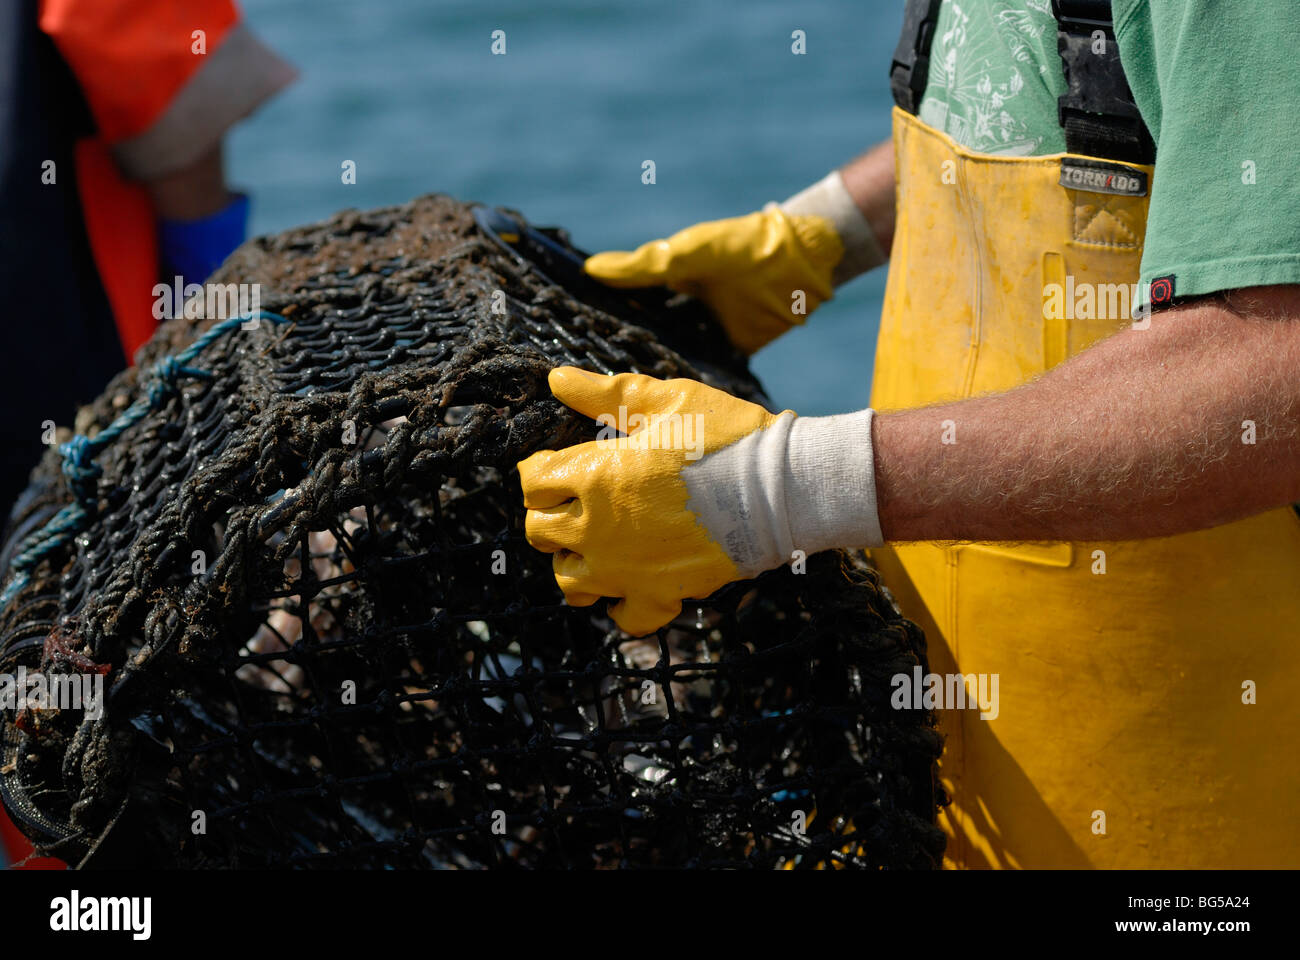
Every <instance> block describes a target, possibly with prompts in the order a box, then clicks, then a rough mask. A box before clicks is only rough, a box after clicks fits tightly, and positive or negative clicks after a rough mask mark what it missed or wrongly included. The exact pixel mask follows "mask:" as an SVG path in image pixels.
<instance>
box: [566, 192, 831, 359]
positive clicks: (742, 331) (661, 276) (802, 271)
mask: <svg viewBox="0 0 1300 960" xmlns="http://www.w3.org/2000/svg"><path fill="white" fill-rule="evenodd" d="M843 256H844V244H843V242H842V241H841V240H840V235H839V232H838V231H837V230H836V229H835V226H834V225H833V224H832V222H831V221H830V220H829V219H827V218H826V217H822V216H816V215H813V214H794V215H792V214H787V213H786V212H784V211H783V210H782V209H781V208H780V207H778V206H776V205H775V204H770V205H769V206H767V207H766V208H765V209H763V210H760V211H758V212H757V213H751V214H749V215H748V216H744V217H732V218H730V219H727V220H711V221H708V222H706V223H697V224H695V226H693V227H687V228H686V229H685V230H681V231H679V232H677V233H675V234H673V235H672V236H671V237H669V238H668V239H667V240H654V241H651V242H650V243H647V244H643V245H642V246H640V247H638V248H637V249H636V250H633V251H631V252H630V253H628V252H624V251H610V252H608V253H598V254H596V255H594V256H592V257H588V258H587V264H586V270H587V272H588V273H589V274H591V275H592V276H593V277H596V278H597V279H599V280H602V281H603V282H605V283H607V284H609V285H610V286H614V287H649V286H655V285H663V286H667V287H669V288H671V289H673V290H676V291H677V292H678V293H688V294H690V295H691V296H693V297H698V298H699V299H701V300H703V301H704V302H705V303H706V304H708V305H709V307H710V308H712V310H713V312H714V313H715V314H716V315H717V317H718V320H719V321H720V322H721V323H722V326H723V327H724V328H725V329H726V331H727V335H728V336H729V337H730V338H731V342H732V343H734V344H735V345H736V346H737V347H738V348H740V349H741V350H743V351H745V353H747V354H748V353H753V352H754V351H756V350H758V348H759V347H762V346H763V345H765V344H767V343H769V342H771V341H772V340H775V339H776V338H777V337H779V336H780V335H781V334H783V333H785V332H786V331H787V330H789V329H790V328H791V327H792V326H795V325H796V324H801V323H803V322H804V319H805V315H806V314H807V313H811V312H812V311H813V310H815V309H816V308H817V307H818V306H820V305H821V304H822V303H823V302H825V301H826V300H829V299H830V297H831V293H832V292H833V289H834V288H833V285H832V280H831V274H832V272H833V271H834V269H835V266H836V265H837V264H838V263H839V262H840V259H841V258H842V257H843ZM800 290H801V291H803V293H804V298H803V299H804V313H803V314H800V313H796V312H795V308H796V306H797V305H798V301H797V299H796V296H795V292H796V291H800Z"/></svg>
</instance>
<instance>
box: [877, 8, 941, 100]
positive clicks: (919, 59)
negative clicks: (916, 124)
mask: <svg viewBox="0 0 1300 960" xmlns="http://www.w3.org/2000/svg"><path fill="white" fill-rule="evenodd" d="M941 6H943V0H907V6H906V8H905V9H904V10H903V32H902V34H901V35H900V36H899V38H898V48H897V49H896V50H894V61H893V63H891V64H890V65H889V86H890V89H891V90H893V91H894V102H895V103H896V104H898V106H899V107H900V108H901V109H903V110H906V111H907V112H908V113H911V114H915V113H916V111H917V109H918V108H919V107H920V106H921V95H922V94H923V93H925V82H926V80H928V79H929V76H930V44H931V43H932V42H933V41H934V25H935V23H936V22H937V21H938V20H939V8H940V7H941Z"/></svg>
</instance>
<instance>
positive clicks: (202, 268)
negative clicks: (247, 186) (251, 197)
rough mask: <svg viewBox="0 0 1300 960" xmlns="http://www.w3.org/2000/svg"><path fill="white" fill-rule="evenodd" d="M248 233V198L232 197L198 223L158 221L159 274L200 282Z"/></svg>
mask: <svg viewBox="0 0 1300 960" xmlns="http://www.w3.org/2000/svg"><path fill="white" fill-rule="evenodd" d="M247 230H248V195H247V194H244V193H237V194H235V199H234V200H232V201H231V202H230V204H229V205H228V206H226V208H225V209H223V210H218V211H217V212H216V213H214V214H212V215H210V216H207V217H203V218H202V219H200V220H159V221H158V255H159V256H158V258H159V260H160V261H161V263H162V275H163V277H164V279H166V280H168V281H170V280H171V278H172V277H174V276H176V275H178V274H179V275H180V276H181V277H183V278H184V282H185V283H202V282H203V281H204V280H206V279H208V276H209V275H210V274H211V273H212V271H213V270H215V269H217V267H219V266H221V263H222V261H223V260H225V259H226V257H228V256H230V252H231V251H232V250H234V249H235V247H237V246H239V245H240V244H241V243H243V242H244V235H245V233H246V232H247Z"/></svg>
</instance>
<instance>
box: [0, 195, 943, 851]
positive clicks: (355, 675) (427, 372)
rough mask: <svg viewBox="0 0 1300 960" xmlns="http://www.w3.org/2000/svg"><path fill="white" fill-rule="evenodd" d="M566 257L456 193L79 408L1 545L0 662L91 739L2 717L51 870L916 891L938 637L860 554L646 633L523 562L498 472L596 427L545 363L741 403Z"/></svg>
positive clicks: (61, 723)
mask: <svg viewBox="0 0 1300 960" xmlns="http://www.w3.org/2000/svg"><path fill="white" fill-rule="evenodd" d="M582 257H583V254H581V253H579V252H578V251H576V250H574V248H573V247H572V246H571V245H570V244H569V243H568V241H567V239H566V237H565V235H564V234H563V233H562V232H560V231H557V230H538V229H535V228H532V227H530V226H529V225H528V224H527V223H526V222H525V221H524V220H523V219H522V217H520V216H519V215H517V214H514V213H512V212H509V211H503V210H491V209H487V208H482V207H473V206H470V205H466V204H462V203H459V202H457V201H455V200H452V199H450V198H448V197H444V196H431V197H424V198H421V199H418V200H416V201H413V202H412V203H410V204H407V205H405V206H400V207H390V208H384V209H379V210H373V211H369V212H364V213H362V212H356V211H345V212H343V213H340V214H338V215H336V216H335V217H334V218H332V219H330V220H328V221H326V222H324V223H321V224H317V225H314V226H310V227H304V228H300V229H295V230H291V231H288V232H286V233H283V234H280V235H278V236H273V237H264V238H260V239H257V240H253V241H250V242H249V243H247V244H245V245H244V246H243V247H241V248H240V249H239V250H238V251H236V253H235V254H234V255H232V257H231V258H230V259H229V260H228V261H227V262H226V264H225V265H224V266H223V267H222V269H221V270H220V271H219V272H218V273H217V274H216V275H214V276H213V277H212V278H211V279H210V282H209V285H208V288H209V291H210V290H212V289H214V288H216V287H217V286H218V285H221V288H222V292H223V293H224V294H225V295H226V296H225V297H224V299H225V301H226V303H225V309H224V310H223V309H222V305H221V304H220V303H218V305H217V308H216V313H218V314H223V315H218V316H213V315H211V314H212V313H213V307H212V303H211V298H210V297H209V299H208V301H206V302H204V303H202V304H200V303H198V302H191V304H190V308H191V309H190V311H189V312H190V313H191V314H192V316H191V317H189V318H186V317H184V316H181V317H178V318H177V319H174V320H170V321H168V322H166V323H165V324H164V325H163V326H162V327H161V328H160V330H159V331H158V333H157V335H156V336H155V337H154V338H153V339H152V340H151V341H150V342H149V343H148V344H147V345H146V346H145V347H144V348H143V349H142V351H141V354H140V356H139V357H138V358H137V365H136V366H135V367H133V368H131V369H129V370H127V371H125V372H123V373H122V374H120V375H119V376H118V377H117V378H116V379H115V380H114V381H113V382H112V383H111V384H110V386H109V388H108V389H107V391H106V392H105V393H104V394H103V395H102V396H101V397H100V398H99V399H98V400H97V401H96V402H95V403H94V404H92V405H91V406H89V407H87V408H85V409H83V410H82V411H81V412H80V414H79V417H78V422H77V424H76V425H75V428H76V433H77V437H75V438H73V437H72V434H71V433H70V432H65V433H66V436H65V439H67V440H68V442H67V443H65V444H64V445H63V446H62V447H61V448H58V449H52V450H51V451H50V452H49V454H48V455H47V457H46V459H45V460H44V461H43V462H42V463H41V465H40V466H39V467H38V468H37V470H36V472H35V473H34V474H33V480H32V485H31V487H30V488H29V489H28V491H27V492H26V493H25V494H24V497H23V498H22V500H20V502H19V504H18V505H17V507H16V508H15V512H14V515H13V517H12V518H11V523H10V528H9V535H8V539H7V541H6V545H5V553H4V562H5V563H6V564H7V566H8V575H7V580H6V582H5V592H4V598H3V601H2V602H3V608H2V610H0V671H3V672H8V673H13V672H14V671H16V670H17V669H18V668H19V667H20V666H21V667H23V668H25V669H26V670H27V671H40V672H41V674H42V675H43V676H46V677H48V678H56V677H65V676H66V677H72V676H80V677H83V678H86V679H87V680H88V681H90V680H91V679H93V678H94V677H102V682H103V688H104V698H103V701H102V703H101V709H99V710H95V709H80V710H78V709H57V708H54V707H52V706H46V707H44V708H41V707H35V708H33V707H31V706H30V705H28V706H27V707H25V708H18V707H13V708H9V707H6V708H5V710H4V711H3V713H2V714H0V735H2V738H3V757H2V758H0V795H2V796H3V800H4V804H5V807H6V809H7V810H8V811H9V813H10V815H11V816H12V817H13V819H14V820H15V822H16V823H17V824H18V825H19V826H20V827H21V829H22V830H23V831H24V832H25V833H26V834H27V835H28V836H29V837H31V838H32V840H33V841H35V843H36V844H37V846H38V848H40V849H42V850H44V851H47V852H49V853H51V854H53V855H56V856H59V857H62V858H63V859H64V860H66V861H68V862H69V863H72V864H83V865H87V866H95V867H118V866H146V865H148V866H165V867H349V868H356V867H363V868H374V867H384V868H391V867H395V868H467V869H468V868H493V867H521V868H557V867H560V868H617V867H628V868H638V867H759V868H777V867H786V868H813V867H825V866H861V867H872V868H926V867H932V866H935V865H937V862H938V860H939V858H940V857H941V855H942V849H943V838H942V834H941V833H940V832H939V831H938V830H937V829H936V827H935V825H934V817H935V810H936V803H937V802H939V801H940V800H941V799H942V798H941V797H940V796H939V795H938V793H937V790H936V787H935V781H934V776H933V769H934V763H935V760H936V758H937V756H938V753H939V749H940V739H939V737H938V735H937V733H936V731H935V729H934V718H933V716H932V715H931V714H930V713H928V712H926V711H920V710H895V709H894V708H893V707H892V706H891V703H890V696H891V693H892V692H893V690H892V687H891V678H892V677H894V676H895V675H897V674H909V675H910V674H911V673H912V671H913V668H914V667H917V666H921V667H922V668H924V666H925V651H924V639H923V637H922V635H921V633H920V632H919V631H918V629H917V628H916V627H915V626H914V625H913V624H911V623H909V622H908V621H906V620H904V619H902V618H901V617H900V616H899V614H898V613H897V612H896V610H895V608H894V606H893V605H892V603H891V602H890V600H889V598H888V596H887V594H885V593H884V592H883V591H882V589H881V587H880V584H879V582H878V580H877V577H876V574H875V572H874V571H873V570H872V569H871V568H870V567H869V566H868V564H867V562H866V560H865V558H863V557H862V556H861V555H855V554H848V553H840V552H826V553H822V554H818V555H815V556H812V557H810V558H808V559H807V563H806V569H804V568H803V567H802V566H800V567H799V568H798V569H791V568H782V569H779V570H776V571H773V572H770V573H767V574H764V575H763V576H761V577H759V578H758V579H756V580H751V581H745V582H740V583H735V584H732V585H730V586H728V587H726V588H724V589H723V590H721V591H719V592H718V593H717V594H716V595H714V596H713V597H710V598H708V599H707V600H703V601H700V602H695V601H690V602H688V603H687V605H686V606H685V607H684V609H683V611H682V615H681V616H680V617H679V618H678V619H677V620H676V621H675V622H673V623H672V624H670V625H669V626H667V627H665V628H663V629H661V630H660V631H658V633H657V634H655V635H652V636H649V637H644V638H639V639H633V638H631V637H629V636H628V635H626V634H624V633H622V632H620V631H619V630H618V629H617V627H616V626H615V625H614V624H613V622H612V621H611V620H610V619H609V618H608V616H607V614H606V610H605V602H604V601H601V602H599V603H597V604H596V605H595V606H593V607H589V608H583V609H577V608H571V607H569V606H566V605H565V603H564V601H563V598H562V596H561V594H560V593H559V590H558V588H557V587H556V584H555V582H554V579H553V577H552V572H551V559H550V557H549V556H547V555H545V554H542V553H539V552H537V551H535V550H533V549H532V548H531V547H529V545H528V544H527V542H526V541H525V539H524V536H523V529H524V528H523V520H524V510H523V504H522V495H521V492H520V487H519V478H518V475H517V473H516V470H515V464H516V463H517V462H518V461H519V460H522V459H524V458H525V457H527V456H528V455H530V454H531V453H533V452H534V451H537V450H541V449H554V448H559V447H564V446H567V445H570V444H574V443H579V442H582V441H584V440H589V439H592V438H594V437H595V435H596V431H597V425H596V424H595V423H593V422H592V421H590V420H588V419H586V418H584V417H582V416H580V415H578V414H576V413H574V412H572V411H570V410H568V409H567V408H565V407H564V406H562V405H561V404H559V403H558V402H557V401H556V400H555V399H554V398H552V397H551V395H550V392H549V390H548V388H547V383H546V378H547V373H548V371H549V370H550V369H551V368H553V367H555V366H558V365H562V364H574V365H578V366H581V367H584V368H586V369H588V370H593V371H601V372H624V371H634V372H639V373H644V374H649V375H651V376H655V377H690V378H694V379H697V380H703V381H705V382H707V383H709V384H711V385H713V386H715V387H718V388H721V389H724V390H727V391H729V392H731V393H733V394H736V395H738V396H741V397H744V398H746V399H750V400H753V401H756V402H760V403H766V401H765V400H764V398H763V394H762V392H761V388H760V386H759V384H758V383H757V382H756V381H755V380H754V379H753V377H752V376H750V374H749V372H748V369H747V367H746V364H745V360H744V358H743V357H741V356H739V355H737V354H736V353H735V352H734V351H733V350H732V348H731V347H730V345H729V344H728V342H727V340H726V338H725V336H724V335H723V334H722V333H721V332H720V329H719V328H718V327H717V326H716V325H715V324H714V322H713V321H712V319H711V318H710V317H709V315H708V314H707V312H706V311H705V310H704V308H703V307H701V306H700V305H699V304H698V303H696V302H694V301H690V300H688V299H687V298H684V297H678V296H673V295H671V294H669V293H668V292H667V291H637V292H635V293H634V294H629V293H625V292H620V291H614V290H607V289H604V288H602V287H598V286H596V285H595V284H594V283H593V282H592V281H589V280H588V279H586V278H585V277H584V276H583V275H582V273H581V269H580V265H581V260H582ZM229 285H246V286H242V287H239V286H229ZM254 285H255V286H254ZM240 295H252V296H255V297H256V298H257V300H258V301H259V302H257V303H256V307H255V308H249V305H248V304H246V303H245V302H244V301H241V300H240V299H239V296H240ZM205 296H206V292H205ZM218 299H221V298H218ZM231 303H237V304H238V309H237V310H236V311H233V312H232V311H231V310H230V309H229V308H230V304H231ZM199 314H202V316H199Z"/></svg>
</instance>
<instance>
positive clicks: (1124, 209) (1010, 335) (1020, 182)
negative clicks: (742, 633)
mask: <svg viewBox="0 0 1300 960" xmlns="http://www.w3.org/2000/svg"><path fill="white" fill-rule="evenodd" d="M894 151H895V163H896V169H897V179H898V184H897V186H898V225H897V233H896V235H895V237H894V243H893V249H892V253H891V264H890V272H889V283H888V288H887V291H886V295H885V310H884V316H883V318H882V322H881V329H880V341H879V345H878V347H877V353H876V367H875V386H874V392H873V396H872V405H873V406H874V407H876V408H877V409H883V410H888V409H897V408H903V407H914V406H918V405H921V404H929V403H935V402H939V401H948V400H956V399H960V398H963V397H970V396H974V395H976V394H981V393H988V392H990V391H1001V390H1006V389H1009V388H1011V387H1014V386H1016V385H1017V384H1021V383H1024V382H1025V381H1027V380H1029V379H1031V378H1032V377H1034V376H1036V375H1037V374H1040V373H1042V372H1043V371H1044V370H1047V369H1048V368H1050V367H1052V366H1054V365H1055V364H1058V363H1060V362H1061V361H1062V360H1064V359H1065V358H1066V357H1068V356H1070V355H1072V354H1075V353H1077V352H1079V351H1080V350H1084V349H1086V348H1087V347H1088V346H1089V345H1090V344H1093V343H1095V342H1096V341H1098V340H1100V339H1102V338H1103V337H1106V336H1108V335H1110V334H1112V333H1115V332H1117V331H1119V330H1120V329H1122V328H1123V327H1125V326H1127V325H1128V324H1129V323H1130V322H1131V321H1130V319H1129V316H1128V315H1127V313H1124V314H1122V315H1116V312H1115V310H1114V309H1113V307H1110V305H1109V304H1103V303H1100V302H1098V301H1099V300H1101V299H1102V297H1095V298H1094V300H1093V303H1092V305H1091V306H1089V305H1088V304H1087V303H1086V302H1085V301H1084V300H1083V299H1078V300H1077V302H1076V303H1073V304H1065V307H1066V309H1064V310H1062V309H1055V307H1057V306H1058V304H1050V306H1051V307H1052V309H1047V310H1045V309H1044V291H1045V290H1048V289H1051V288H1050V286H1049V285H1051V284H1060V285H1061V287H1062V288H1063V289H1064V290H1067V291H1069V290H1073V291H1074V292H1075V297H1076V298H1081V297H1082V294H1081V293H1079V291H1084V290H1093V289H1095V290H1097V291H1099V292H1100V293H1101V294H1102V295H1104V296H1105V297H1106V298H1107V299H1110V301H1111V304H1113V303H1114V302H1115V301H1116V300H1117V299H1118V291H1116V288H1114V287H1104V286H1102V285H1106V284H1134V283H1136V282H1137V279H1138V268H1139V261H1140V259H1141V255H1142V242H1143V236H1144V233H1145V225H1146V212H1147V201H1148V198H1147V196H1146V195H1145V191H1144V192H1143V193H1144V195H1142V196H1118V195H1112V194H1108V193H1104V192H1091V191H1088V190H1082V189H1074V188H1072V187H1068V186H1062V184H1061V179H1062V162H1063V160H1068V162H1070V163H1071V164H1073V160H1069V159H1068V158H1067V157H1066V156H1065V155H1060V154H1058V155H1053V156H1041V157H1016V158H1009V157H999V156H987V155H981V154H975V153H971V152H970V151H968V150H966V149H964V148H962V147H961V146H959V145H957V144H956V143H954V142H953V141H952V140H951V139H949V138H948V137H946V136H945V135H943V134H942V133H939V132H937V131H935V130H933V129H931V128H929V127H927V126H926V125H924V124H923V123H921V122H920V121H919V120H917V119H916V118H915V117H913V116H911V115H910V114H907V113H905V112H904V111H901V110H898V109H895V111H894ZM1111 166H1112V167H1114V166H1116V165H1113V164H1112V165H1111ZM1123 166H1127V167H1128V169H1129V170H1130V171H1137V172H1141V173H1146V174H1148V175H1149V174H1150V173H1151V168H1150V167H1137V166H1131V165H1123ZM1087 285H1097V286H1096V287H1095V288H1094V287H1089V286H1087ZM1123 302H1124V303H1125V304H1126V303H1127V300H1125V301H1123ZM1076 306H1077V307H1078V309H1075V307H1076ZM1108 307H1110V308H1108ZM1099 315H1101V316H1105V317H1106V319H1098V318H1097V317H1098V316H1099ZM1062 413H1063V414H1064V413H1066V411H1062ZM873 557H874V558H875V559H876V561H877V562H878V563H879V564H880V566H881V569H882V572H883V575H884V579H885V582H886V583H887V584H888V585H889V586H890V587H891V589H892V590H893V591H894V593H895V596H896V597H897V599H898V601H899V603H900V605H901V606H902V608H903V611H904V613H906V614H907V615H908V616H909V617H911V618H913V619H914V620H916V621H917V622H918V623H920V624H921V626H922V627H923V628H924V629H925V631H926V634H927V636H928V638H929V649H930V659H931V665H930V669H931V670H932V671H934V672H936V673H945V674H946V673H961V674H967V675H969V674H990V675H992V674H997V675H998V677H999V684H998V692H999V704H998V714H997V716H996V718H994V719H982V718H981V716H980V713H979V711H978V710H971V709H965V710H958V709H949V710H943V711H941V712H940V716H941V723H942V726H943V730H944V733H945V734H946V736H947V742H946V746H945V751H944V756H943V759H942V761H941V765H940V773H941V777H942V779H943V782H944V785H945V787H946V789H947V790H948V792H949V793H950V795H951V796H952V804H951V806H950V807H948V808H947V809H946V810H945V811H944V813H943V814H942V815H941V819H942V822H943V826H944V829H945V830H946V831H947V832H948V834H949V847H948V860H949V864H950V865H953V866H959V867H977V866H993V867H1086V866H1095V867H1247V866H1266V867H1267V866H1272V867H1281V866H1290V867H1295V866H1300V817H1297V816H1295V815H1294V807H1295V803H1296V797H1297V794H1298V792H1300V791H1298V789H1297V788H1300V762H1298V761H1297V756H1296V754H1297V748H1298V746H1300V644H1298V643H1297V640H1298V639H1300V519H1297V517H1296V515H1295V513H1294V512H1293V511H1292V510H1290V509H1279V510H1274V511H1271V512H1269V513H1265V514H1262V515H1259V516H1256V517H1253V518H1251V519H1248V520H1243V521H1241V522H1238V523H1233V524H1229V525H1226V526H1222V527H1218V528H1215V529H1213V530H1207V531H1203V532H1200V533H1192V534H1187V535H1184V536H1178V537H1168V538H1162V539H1155V540H1140V541H1129V542H1119V543H1052V544H1042V545H1015V544H967V545H959V546H937V545H932V544H915V545H900V546H897V547H895V548H891V549H885V550H878V551H873Z"/></svg>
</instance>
